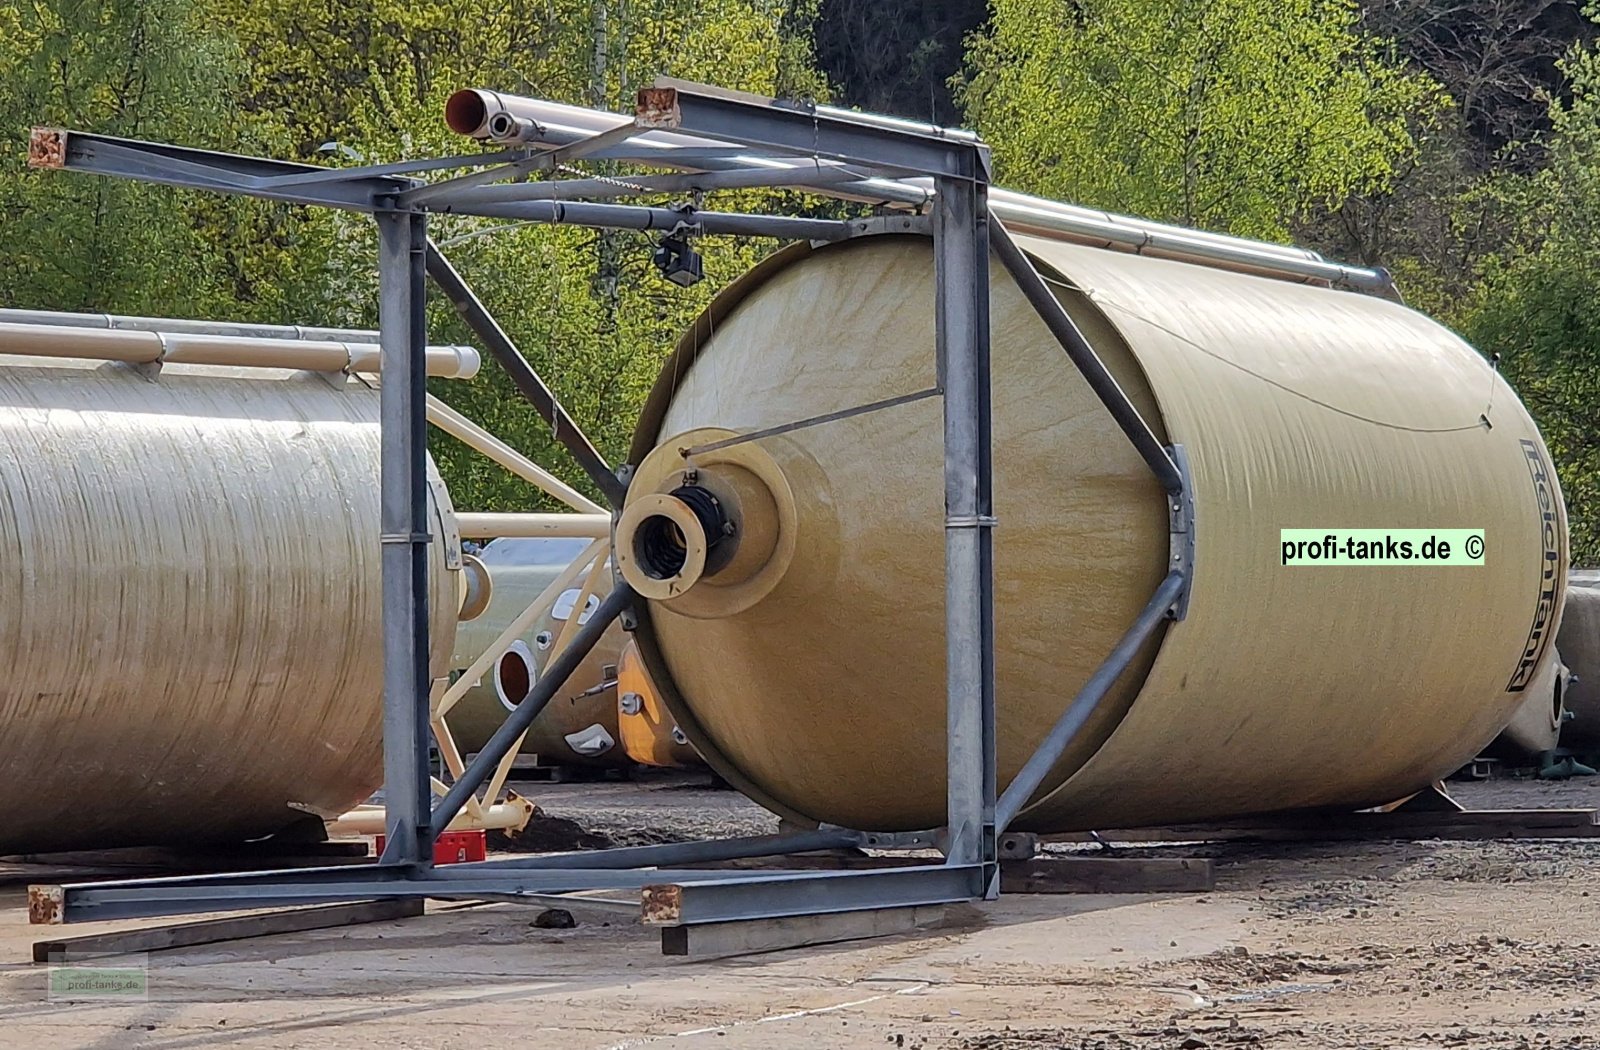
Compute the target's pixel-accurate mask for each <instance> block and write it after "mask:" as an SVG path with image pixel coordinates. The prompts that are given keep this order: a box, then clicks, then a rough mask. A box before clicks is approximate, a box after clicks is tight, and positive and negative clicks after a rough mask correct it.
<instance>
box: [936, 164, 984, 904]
mask: <svg viewBox="0 0 1600 1050" xmlns="http://www.w3.org/2000/svg"><path fill="white" fill-rule="evenodd" d="M969 156H970V157H971V158H972V160H971V162H972V165H973V170H972V171H971V172H970V176H971V177H968V178H941V179H938V180H936V182H935V189H936V192H937V196H936V199H935V202H934V210H933V251H934V272H935V282H936V289H935V324H936V333H937V335H936V339H937V344H938V355H939V361H940V372H941V375H942V377H943V380H944V485H945V654H946V655H945V689H946V704H947V708H948V716H947V730H946V732H947V748H948V756H947V766H948V769H947V773H948V777H949V781H948V796H947V799H948V835H949V837H948V841H947V843H946V855H947V859H948V862H949V863H951V864H986V865H991V866H992V865H993V864H994V862H995V816H994V814H995V717H994V549H993V544H992V532H993V528H994V499H993V492H992V488H993V486H992V484H991V463H990V460H991V456H990V433H989V431H990V426H989V227H988V216H989V206H988V187H987V185H986V183H985V181H984V180H983V178H982V175H981V173H980V171H979V170H978V168H977V163H978V154H977V152H976V151H974V152H973V153H972V154H969ZM997 894H998V882H997V878H996V875H995V871H994V869H993V868H992V867H991V869H990V872H989V878H988V880H987V883H986V896H990V897H993V896H995V895H997Z"/></svg>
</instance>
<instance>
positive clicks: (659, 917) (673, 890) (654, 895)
mask: <svg viewBox="0 0 1600 1050" xmlns="http://www.w3.org/2000/svg"><path fill="white" fill-rule="evenodd" d="M682 916H683V887H682V886H646V887H645V888H644V889H643V890H642V891H641V892H640V894H639V918H640V919H642V920H643V921H644V922H646V923H648V924H650V925H652V926H676V925H678V923H680V922H681V921H682Z"/></svg>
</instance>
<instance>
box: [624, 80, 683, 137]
mask: <svg viewBox="0 0 1600 1050" xmlns="http://www.w3.org/2000/svg"><path fill="white" fill-rule="evenodd" d="M634 120H635V121H636V122H637V123H638V124H639V126H640V127H644V128H676V127H679V126H681V124H682V122H683V118H682V115H681V114H680V113H679V112H678V89H677V88H670V87H648V88H640V89H639V98H638V106H637V109H635V111H634Z"/></svg>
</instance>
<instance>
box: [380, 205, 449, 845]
mask: <svg viewBox="0 0 1600 1050" xmlns="http://www.w3.org/2000/svg"><path fill="white" fill-rule="evenodd" d="M377 221H378V282H379V285H378V321H379V324H378V332H379V342H380V346H381V352H382V365H383V385H382V388H381V390H380V395H381V401H382V404H381V407H380V419H381V420H382V424H383V425H382V453H381V460H382V471H381V492H380V505H381V510H380V513H381V521H380V525H381V528H382V530H383V535H382V543H383V553H382V573H383V655H384V660H383V783H384V806H385V810H386V814H387V821H388V839H387V841H386V843H385V846H384V851H383V861H384V863H386V864H404V863H415V862H421V861H424V860H428V861H431V860H432V857H433V839H434V835H435V834H436V833H435V832H434V831H433V830H431V829H430V827H429V823H428V806H429V803H430V802H431V801H432V790H431V787H430V782H429V779H428V741H429V740H430V739H431V731H430V728H429V711H428V700H429V693H430V691H431V685H432V681H431V676H430V673H429V668H428V653H429V651H430V649H429V645H428V546H429V543H430V542H431V539H432V537H431V536H430V535H429V531H428V530H429V524H430V523H429V514H428V477H427V469H426V460H425V450H426V447H427V429H428V423H427V415H426V412H425V402H426V399H427V393H428V390H427V376H426V374H425V372H424V357H423V352H424V349H425V347H426V345H427V338H426V337H427V316H426V312H425V305H426V303H425V296H426V291H427V288H426V284H425V278H424V275H423V252H424V250H425V247H426V245H427V240H428V232H427V221H426V220H425V219H424V218H423V217H422V216H421V215H407V214H403V213H396V212H386V213H383V214H380V215H378V216H377Z"/></svg>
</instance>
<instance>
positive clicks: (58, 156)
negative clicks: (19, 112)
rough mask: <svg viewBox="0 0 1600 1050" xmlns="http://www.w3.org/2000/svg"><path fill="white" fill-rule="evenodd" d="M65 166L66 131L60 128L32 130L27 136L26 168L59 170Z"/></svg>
mask: <svg viewBox="0 0 1600 1050" xmlns="http://www.w3.org/2000/svg"><path fill="white" fill-rule="evenodd" d="M66 166H67V133H66V131H65V130H64V129H62V128H34V129H33V131H32V132H31V133H30V134H29V135H28V167H30V168H46V169H51V170H59V169H61V168H64V167H66Z"/></svg>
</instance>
